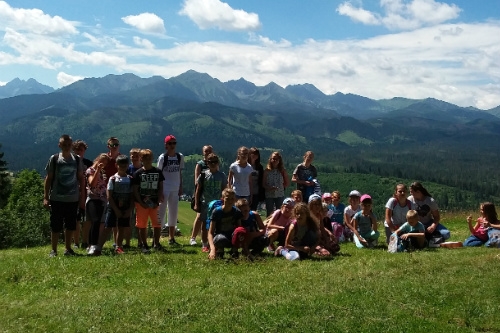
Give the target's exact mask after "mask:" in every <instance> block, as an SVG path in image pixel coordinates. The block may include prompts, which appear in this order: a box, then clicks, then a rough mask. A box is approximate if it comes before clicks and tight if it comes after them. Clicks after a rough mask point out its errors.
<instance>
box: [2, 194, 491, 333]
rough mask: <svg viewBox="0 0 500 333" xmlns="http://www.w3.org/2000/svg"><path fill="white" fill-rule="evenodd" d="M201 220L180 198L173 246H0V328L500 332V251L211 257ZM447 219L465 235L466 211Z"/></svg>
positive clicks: (347, 247) (458, 235) (456, 236)
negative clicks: (196, 237) (95, 250)
mask: <svg viewBox="0 0 500 333" xmlns="http://www.w3.org/2000/svg"><path fill="white" fill-rule="evenodd" d="M193 218H194V214H193V212H192V211H191V210H190V209H189V207H188V203H185V202H183V203H182V207H181V209H180V213H179V221H180V226H181V230H182V231H183V233H184V235H186V236H183V237H180V238H179V239H178V240H179V241H180V242H181V243H182V244H184V246H182V247H180V248H176V249H172V248H169V247H168V245H166V247H167V249H168V251H167V252H166V253H152V254H151V255H142V254H140V253H139V252H138V251H135V250H132V251H130V252H129V253H127V254H125V255H122V256H115V255H111V254H110V252H109V251H105V253H104V255H103V256H100V257H86V256H84V255H83V253H84V252H83V251H81V252H80V253H81V254H82V255H81V256H77V257H69V258H66V257H63V256H59V257H57V258H49V257H48V253H49V250H50V249H49V247H48V246H47V247H41V248H29V249H10V250H3V251H0V318H1V321H0V332H118V331H119V332H211V333H213V332H426V333H429V332H500V320H499V315H500V312H499V310H500V306H499V305H500V279H499V277H498V275H499V272H500V251H498V250H497V249H487V248H461V249H429V250H425V251H421V252H415V253H398V254H389V253H387V252H386V251H385V249H383V248H379V249H375V250H358V249H356V248H355V246H354V245H353V244H343V245H342V249H341V253H340V255H338V256H336V257H334V258H332V259H312V260H305V261H301V262H298V261H297V262H288V261H286V260H285V259H284V258H282V257H281V258H275V257H273V256H266V257H264V258H261V259H259V260H256V261H254V262H249V261H247V260H245V259H238V260H221V261H208V260H207V259H206V254H203V253H201V249H200V248H199V247H198V246H197V247H190V246H188V245H186V244H187V243H188V234H189V229H190V227H191V223H192V221H193ZM443 223H444V224H445V225H446V226H447V227H448V228H449V229H450V230H451V231H452V240H463V239H465V238H466V236H467V235H468V231H467V225H466V223H465V214H463V215H451V214H448V215H446V214H445V215H444V216H443ZM164 243H165V244H166V242H164ZM107 245H108V246H109V243H108V244H107ZM60 251H61V252H62V246H61V249H60Z"/></svg>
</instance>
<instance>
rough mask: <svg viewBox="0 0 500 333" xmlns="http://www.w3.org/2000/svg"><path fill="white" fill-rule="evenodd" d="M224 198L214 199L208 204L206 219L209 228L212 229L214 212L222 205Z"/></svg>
mask: <svg viewBox="0 0 500 333" xmlns="http://www.w3.org/2000/svg"><path fill="white" fill-rule="evenodd" d="M222 204H223V202H222V200H212V201H210V203H209V204H208V208H207V220H206V222H205V223H206V227H207V230H210V223H212V212H213V211H214V210H215V209H217V208H219V207H222Z"/></svg>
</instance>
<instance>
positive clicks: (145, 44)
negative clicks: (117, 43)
mask: <svg viewBox="0 0 500 333" xmlns="http://www.w3.org/2000/svg"><path fill="white" fill-rule="evenodd" d="M133 40H134V44H135V45H137V46H140V47H143V48H145V49H154V48H155V45H154V44H153V43H151V41H149V40H147V39H144V38H140V37H137V36H134V38H133Z"/></svg>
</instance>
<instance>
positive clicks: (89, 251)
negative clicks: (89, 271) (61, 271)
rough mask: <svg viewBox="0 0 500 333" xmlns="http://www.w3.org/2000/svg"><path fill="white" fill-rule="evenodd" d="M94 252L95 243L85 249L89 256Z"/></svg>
mask: <svg viewBox="0 0 500 333" xmlns="http://www.w3.org/2000/svg"><path fill="white" fill-rule="evenodd" d="M94 252H95V245H90V248H89V250H88V251H87V254H88V255H89V256H92V255H94Z"/></svg>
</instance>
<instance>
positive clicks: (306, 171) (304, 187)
mask: <svg viewBox="0 0 500 333" xmlns="http://www.w3.org/2000/svg"><path fill="white" fill-rule="evenodd" d="M313 160H314V153H313V152H312V151H310V150H309V151H306V153H305V154H304V161H303V162H302V163H300V164H299V165H297V166H296V167H295V170H293V175H292V182H294V183H296V184H297V190H300V191H301V192H302V198H303V199H305V200H307V199H309V196H310V195H311V194H313V193H315V191H314V188H315V187H316V182H315V181H314V180H315V179H316V178H318V171H317V170H316V167H315V166H314V165H312V162H313Z"/></svg>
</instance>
